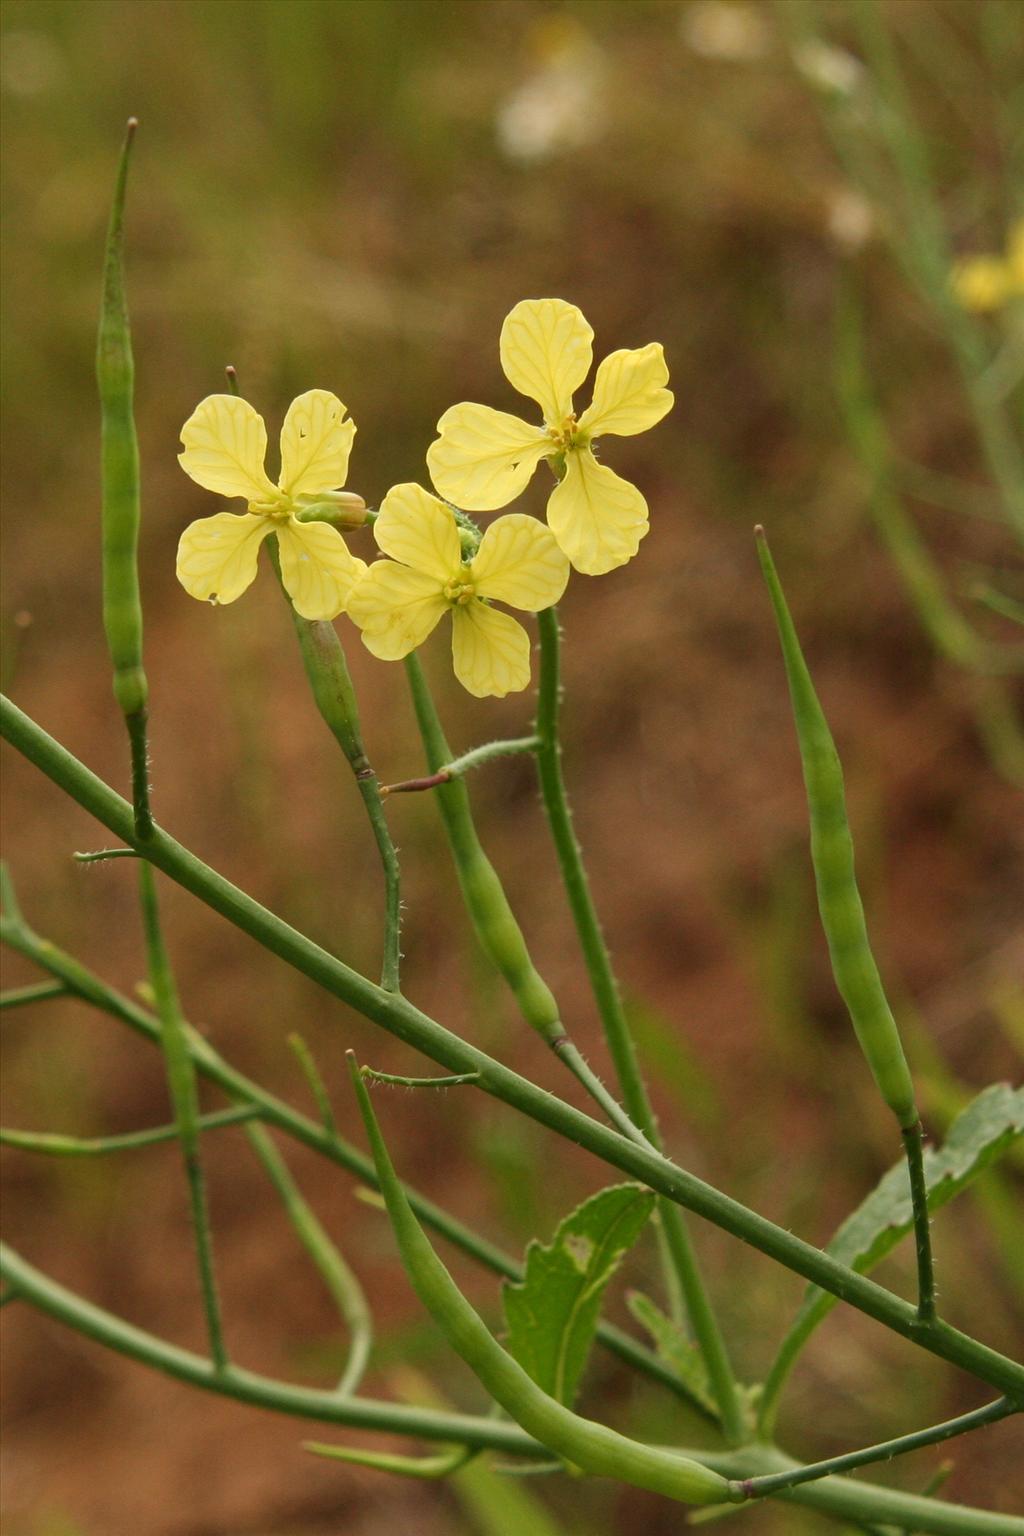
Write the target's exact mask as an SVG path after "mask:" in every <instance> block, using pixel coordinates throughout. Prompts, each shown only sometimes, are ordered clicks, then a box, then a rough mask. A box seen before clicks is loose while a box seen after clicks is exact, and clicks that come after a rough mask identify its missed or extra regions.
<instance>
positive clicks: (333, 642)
mask: <svg viewBox="0 0 1024 1536" xmlns="http://www.w3.org/2000/svg"><path fill="white" fill-rule="evenodd" d="M267 547H268V549H269V551H270V558H271V561H272V562H273V566H274V570H275V571H276V573H277V579H278V582H279V584H280V586H281V591H282V593H283V594H284V598H285V601H286V602H287V603H288V608H289V611H290V612H291V616H292V622H293V624H294V625H295V633H296V635H297V636H298V641H299V650H300V651H301V652H302V664H303V666H304V667H305V669H306V677H307V678H308V679H309V685H310V688H311V689H312V691H313V698H314V699H315V701H316V706H317V709H318V710H319V711H320V714H321V716H322V718H323V721H324V723H325V725H326V726H327V728H328V730H329V731H330V732H331V735H332V736H333V737H334V739H335V741H336V742H337V743H338V745H339V747H340V748H341V750H342V752H343V753H344V754H345V757H346V758H347V759H348V764H349V767H350V768H351V769H352V772H353V774H354V775H355V780H356V786H357V788H358V790H359V794H360V796H361V798H362V801H363V805H364V806H365V808H366V815H367V817H368V819H369V822H370V829H371V831H372V833H373V838H374V841H375V843H376V844H377V852H378V854H379V855H380V862H381V868H382V869H383V871H384V958H383V962H382V966H381V978H380V984H381V986H382V987H383V988H384V990H385V991H386V992H397V991H398V989H399V967H400V965H401V927H402V894H401V873H400V870H399V866H398V851H397V849H396V848H395V845H394V843H393V842H392V841H391V833H390V831H389V830H388V823H387V818H386V816H385V815H384V803H383V800H382V798H381V788H380V783H379V781H378V778H377V775H376V773H375V772H374V770H373V766H372V764H371V763H370V760H369V758H368V757H367V755H366V748H365V747H364V746H363V737H362V728H361V726H360V722H359V705H358V703H357V702H356V693H355V689H354V688H353V686H352V678H351V675H350V674H349V670H348V663H347V662H346V660H345V652H344V651H343V650H342V647H341V641H340V640H339V639H338V635H337V631H336V630H335V628H334V625H333V624H329V623H327V621H326V620H320V619H317V620H313V619H304V618H302V616H301V614H298V613H296V612H295V609H294V608H293V607H292V605H291V600H290V598H289V597H288V594H287V591H286V590H285V586H284V583H283V582H282V581H281V562H280V558H279V556H278V552H277V541H276V540H273V541H270V540H268V546H267Z"/></svg>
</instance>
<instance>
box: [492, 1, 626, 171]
mask: <svg viewBox="0 0 1024 1536" xmlns="http://www.w3.org/2000/svg"><path fill="white" fill-rule="evenodd" d="M527 42H528V45H529V47H530V50H531V52H532V53H533V54H534V56H535V58H536V59H537V63H536V65H535V67H534V69H533V71H532V73H531V74H530V75H529V76H528V77H527V79H526V80H524V81H523V83H522V85H520V86H517V88H516V89H515V90H514V91H512V92H511V94H510V95H508V96H507V97H506V98H505V100H504V101H503V102H502V104H501V106H500V107H499V108H498V112H497V116H496V121H495V128H496V131H497V136H498V143H499V145H500V146H501V148H502V149H503V150H504V152H505V154H506V155H508V157H509V158H510V159H511V160H523V161H531V160H547V159H550V157H551V156H552V155H557V154H561V153H564V152H565V151H567V150H573V149H580V148H582V147H583V145H585V144H589V143H591V142H592V141H593V140H594V139H595V138H597V136H598V134H599V133H600V132H601V129H602V127H603V124H604V118H603V114H602V113H601V112H600V111H599V104H600V98H601V92H602V88H603V86H604V77H605V62H604V57H603V55H602V53H601V50H600V48H599V47H598V46H597V44H596V43H595V42H594V40H593V38H591V37H590V36H589V34H588V33H587V32H586V31H585V30H584V28H583V27H581V26H580V25H579V23H578V22H576V21H573V20H572V18H571V17H568V16H551V17H545V18H544V20H543V21H541V22H538V23H537V24H535V25H534V26H533V27H532V28H531V29H530V32H529V34H528V37H527Z"/></svg>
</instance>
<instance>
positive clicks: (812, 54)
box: [793, 38, 864, 96]
mask: <svg viewBox="0 0 1024 1536" xmlns="http://www.w3.org/2000/svg"><path fill="white" fill-rule="evenodd" d="M793 62H794V64H795V65H796V67H797V69H798V70H799V71H800V73H801V74H802V75H803V77H804V79H805V80H808V81H810V83H811V85H814V86H817V88H818V90H819V91H828V92H831V93H833V94H834V95H837V96H852V95H853V94H854V92H855V91H856V90H857V89H858V87H859V86H860V84H861V81H862V80H863V79H864V65H863V64H862V63H861V61H860V59H858V58H856V57H855V56H854V55H853V54H852V53H848V52H847V51H846V49H845V48H835V47H833V45H832V44H831V43H823V42H822V41H821V40H820V38H812V39H811V40H810V41H808V42H806V43H800V44H798V45H797V47H796V48H794V49H793Z"/></svg>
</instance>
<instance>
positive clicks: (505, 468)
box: [427, 402, 555, 512]
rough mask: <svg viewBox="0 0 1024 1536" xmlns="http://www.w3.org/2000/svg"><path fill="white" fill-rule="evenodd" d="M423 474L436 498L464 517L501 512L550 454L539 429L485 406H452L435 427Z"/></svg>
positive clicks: (551, 446)
mask: <svg viewBox="0 0 1024 1536" xmlns="http://www.w3.org/2000/svg"><path fill="white" fill-rule="evenodd" d="M437 430H438V431H439V432H440V434H441V435H440V437H439V438H437V439H436V441H435V442H433V443H431V445H430V447H429V448H428V449H427V468H428V469H429V470H430V478H431V480H433V482H434V484H435V485H436V486H437V489H438V490H439V491H440V492H441V495H442V496H446V497H447V498H448V500H449V501H453V502H454V503H455V505H456V506H457V507H465V508H466V509H467V511H470V512H493V511H494V510H495V508H496V507H507V506H508V504H509V502H510V501H514V500H515V498H516V497H517V496H518V495H519V493H520V491H522V490H523V489H524V488H525V486H526V484H527V482H528V480H529V478H530V476H531V475H532V474H533V472H534V470H535V469H536V467H537V465H538V463H539V462H540V460H541V459H542V458H544V457H545V455H547V454H549V453H554V452H555V445H554V443H553V442H552V441H551V439H550V438H549V437H548V435H547V433H546V432H545V431H544V429H543V428H542V427H531V426H530V425H529V423H528V422H525V421H520V420H519V417H518V416H510V415H509V414H508V412H507V411H492V410H491V408H490V406H488V405H470V404H469V403H468V402H464V403H463V404H462V405H453V406H452V407H451V409H450V410H447V411H445V413H444V415H443V416H442V417H441V420H440V421H439V422H438V424H437Z"/></svg>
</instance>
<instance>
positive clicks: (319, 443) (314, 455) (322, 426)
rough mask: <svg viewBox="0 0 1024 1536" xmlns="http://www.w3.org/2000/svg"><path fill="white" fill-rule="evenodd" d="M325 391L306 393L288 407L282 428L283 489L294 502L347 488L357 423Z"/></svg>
mask: <svg viewBox="0 0 1024 1536" xmlns="http://www.w3.org/2000/svg"><path fill="white" fill-rule="evenodd" d="M346 409H347V408H346V407H345V406H344V405H342V403H341V401H340V400H339V399H338V397H337V395H332V394H331V393H330V391H329V390H326V389H307V391H306V393H305V394H304V395H299V397H298V398H297V399H296V400H293V401H292V403H291V405H290V406H289V407H288V414H287V415H286V416H285V418H284V426H283V427H282V428H281V489H282V491H284V492H285V494H286V495H288V496H290V497H291V498H293V499H294V498H295V497H296V496H312V495H314V494H315V493H316V492H317V491H337V490H340V489H341V487H342V486H343V485H344V484H345V477H346V475H347V474H348V459H349V454H350V453H351V452H352V439H353V438H354V437H355V435H356V424H355V422H354V421H345V420H343V418H344V415H345V411H346Z"/></svg>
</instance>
